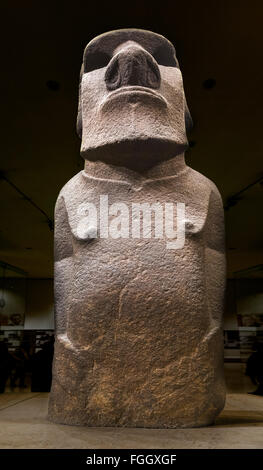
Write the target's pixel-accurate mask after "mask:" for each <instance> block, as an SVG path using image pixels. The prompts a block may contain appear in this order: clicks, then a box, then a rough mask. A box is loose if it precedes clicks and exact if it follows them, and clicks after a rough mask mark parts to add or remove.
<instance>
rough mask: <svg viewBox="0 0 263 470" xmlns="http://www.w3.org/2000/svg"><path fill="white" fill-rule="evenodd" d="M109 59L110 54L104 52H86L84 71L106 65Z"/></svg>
mask: <svg viewBox="0 0 263 470" xmlns="http://www.w3.org/2000/svg"><path fill="white" fill-rule="evenodd" d="M109 61H110V56H109V55H108V54H106V53H105V52H100V51H96V52H87V53H86V55H85V58H84V73H88V72H91V71H92V70H96V69H101V68H102V67H106V66H107V65H108V63H109Z"/></svg>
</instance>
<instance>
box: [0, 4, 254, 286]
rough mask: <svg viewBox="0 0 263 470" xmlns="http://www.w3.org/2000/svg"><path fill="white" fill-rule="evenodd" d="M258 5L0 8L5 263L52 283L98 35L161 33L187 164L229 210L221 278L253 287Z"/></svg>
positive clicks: (78, 164) (78, 163) (0, 233)
mask: <svg viewBox="0 0 263 470" xmlns="http://www.w3.org/2000/svg"><path fill="white" fill-rule="evenodd" d="M114 5H115V6H114ZM261 5H262V2H260V1H253V0H252V2H247V1H244V0H239V1H235V0H231V2H230V1H224V0H218V1H211V0H209V1H202V2H197V1H188V2H183V1H180V2H177V1H171V2H158V3H156V4H154V3H153V2H151V4H149V3H148V4H147V3H143V2H142V1H133V2H130V3H128V2H125V3H123V5H122V6H118V5H117V4H115V3H111V2H107V3H102V2H97V3H96V2H87V1H86V2H78V1H75V2H70V4H68V3H66V2H56V1H53V2H50V1H45V2H36V1H27V0H25V1H23V2H21V1H17V0H16V1H12V2H6V3H5V5H4V6H2V15H1V17H2V25H1V30H2V33H3V39H2V51H1V55H2V59H1V60H2V76H1V79H2V100H1V101H2V102H1V105H2V106H1V108H2V112H1V119H2V122H1V128H2V131H3V132H2V145H1V147H2V152H1V166H0V170H1V171H2V172H3V173H2V178H1V180H0V191H1V201H2V204H1V227H0V241H1V244H0V251H1V252H0V260H1V261H4V262H7V263H9V264H12V265H14V266H17V267H19V268H22V269H24V270H25V271H27V272H28V275H29V276H30V277H42V278H43V277H51V276H52V270H53V266H52V265H53V260H52V252H53V232H52V231H51V230H50V228H49V225H48V219H52V218H53V209H54V204H55V200H56V197H57V195H58V192H59V190H60V189H61V187H62V186H63V185H64V184H65V182H66V181H67V180H68V179H70V178H71V177H72V176H73V175H74V174H75V173H77V172H78V171H79V170H80V169H82V167H83V162H82V159H81V158H80V156H79V146H80V142H79V139H78V138H77V136H76V132H75V120H76V112H77V95H78V77H79V68H80V64H81V60H82V53H83V49H84V47H85V45H86V44H87V42H88V41H90V40H91V39H92V38H93V37H94V36H96V35H98V34H100V33H103V32H105V31H108V30H112V29H118V28H124V27H137V28H143V29H149V30H152V31H155V32H157V33H161V34H163V35H164V36H166V37H167V38H168V39H170V41H171V42H172V43H173V44H174V45H175V47H176V50H177V56H178V58H179V61H180V65H181V69H182V72H183V76H184V83H185V90H186V96H187V99H188V105H189V108H190V110H191V114H192V117H193V120H194V124H195V125H194V129H193V131H192V133H191V135H190V136H189V140H190V141H191V145H192V146H191V148H190V150H189V151H188V152H187V162H188V164H189V165H190V166H192V167H193V168H194V169H196V170H198V171H200V172H202V173H203V174H204V175H206V176H207V177H208V178H211V179H212V180H213V181H214V182H215V183H216V185H217V186H218V188H219V190H220V192H221V194H222V196H223V200H224V204H225V205H227V206H228V205H231V204H232V203H233V205H232V206H231V207H230V208H229V209H228V210H226V232H227V248H228V276H230V277H233V276H235V272H241V273H242V272H247V270H248V269H249V271H248V272H249V273H250V274H249V277H253V272H254V269H253V268H254V267H255V266H258V265H263V250H262V239H263V222H262V205H263V204H262V203H263V185H262V184H260V182H259V180H260V178H261V177H262V176H263V165H262V150H263V148H262V147H263V143H262V109H263V106H262V105H263V93H262V83H263V67H262V46H263V36H262V13H263V7H262V6H261ZM6 178H7V179H8V180H9V181H10V182H11V183H13V184H14V185H16V186H17V188H19V189H20V190H21V191H22V192H23V193H24V194H25V195H26V196H27V197H29V198H31V199H32V200H33V202H34V203H35V204H36V205H37V206H38V207H39V208H41V210H42V211H44V212H45V213H46V214H47V217H46V216H45V215H44V214H43V213H41V212H40V211H39V210H38V209H37V208H36V207H34V206H33V205H32V204H30V203H29V201H28V200H27V199H26V198H25V197H23V196H22V195H21V194H19V193H18V192H17V190H16V189H15V188H14V187H13V186H11V185H10V184H9V183H8V181H7V180H6ZM256 181H258V182H257V183H256V184H254V185H252V186H251V187H249V188H248V189H247V190H245V191H243V192H242V193H241V194H240V195H239V197H238V198H237V199H236V198H234V200H233V199H232V200H231V199H230V201H229V198H230V197H232V196H233V195H235V194H236V193H239V192H240V191H242V190H243V189H245V188H246V187H247V186H249V185H251V184H252V183H254V182H256ZM251 268H252V271H251ZM255 271H256V272H257V274H256V276H257V277H258V276H260V270H258V269H256V270H255ZM262 276H263V272H262Z"/></svg>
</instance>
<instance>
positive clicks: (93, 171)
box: [49, 29, 225, 428]
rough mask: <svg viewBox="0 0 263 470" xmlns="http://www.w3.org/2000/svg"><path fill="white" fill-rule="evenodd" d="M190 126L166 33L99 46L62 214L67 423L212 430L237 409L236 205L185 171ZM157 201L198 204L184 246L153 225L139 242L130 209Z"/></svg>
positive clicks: (60, 310) (88, 52)
mask: <svg viewBox="0 0 263 470" xmlns="http://www.w3.org/2000/svg"><path fill="white" fill-rule="evenodd" d="M190 127H191V117H190V113H189V111H188V108H187V104H186V100H185V95H184V89H183V82H182V76H181V72H180V68H179V65H178V61H177V59H176V55H175V50H174V48H173V46H172V44H171V43H170V42H169V41H168V40H167V39H165V38H164V37H162V36H160V35H158V34H155V33H152V32H149V31H143V30H136V29H127V30H117V31H112V32H109V33H105V34H103V35H101V36H98V37H97V38H95V39H94V40H93V41H91V42H90V43H89V44H88V46H87V47H86V49H85V52H84V58H83V66H82V70H81V77H80V94H79V113H78V125H77V128H78V133H79V135H80V137H81V139H82V143H81V155H82V156H83V157H84V159H85V169H84V170H83V171H80V172H79V173H78V174H77V175H75V176H74V177H73V178H72V179H71V180H70V181H69V182H68V183H67V184H66V185H65V186H64V188H63V189H62V190H61V192H60V194H59V197H58V200H57V204H56V214H55V310H56V346H55V358H54V365H53V383H52V390H51V395H50V401H49V419H50V420H52V421H54V422H58V423H65V424H78V425H89V426H131V427H132V426H133V427H134V426H137V427H156V428H161V427H171V428H173V427H192V426H204V425H208V424H211V423H213V421H214V419H215V417H216V416H217V414H218V413H219V412H220V411H221V410H222V408H223V406H224V399H225V386H224V377H223V340H222V311H223V297H224V286H225V255H224V220H223V208H222V202H221V197H220V194H219V193H218V190H217V188H216V187H215V185H214V183H212V182H211V181H210V180H208V179H207V178H206V177H205V176H203V175H201V174H200V173H198V172H196V171H194V170H193V169H191V168H189V167H188V166H187V165H186V164H185V161H184V151H185V149H186V148H187V145H188V143H187V137H186V130H187V129H188V128H190ZM102 203H103V204H102ZM120 203H121V204H123V211H124V212H123V213H125V214H126V219H125V220H128V221H129V224H128V232H127V227H126V229H125V230H126V232H125V230H124V231H122V232H121V234H122V236H120V232H119V231H118V230H119V226H121V227H122V222H123V219H121V223H120V224H119V225H118V224H117V222H120V219H118V216H119V213H118V211H117V210H116V207H117V206H113V204H120ZM156 203H158V204H159V205H161V207H165V204H168V205H169V204H170V205H171V204H172V205H173V204H175V203H181V204H184V205H185V206H184V207H185V218H184V226H185V235H184V242H183V244H182V246H181V247H179V248H178V247H177V249H169V248H168V247H167V246H168V245H167V241H168V235H167V234H166V232H165V234H164V236H163V237H159V238H158V237H156V236H155V235H156V233H154V230H153V229H152V231H151V232H150V233H149V232H148V233H144V237H142V236H140V237H137V238H136V237H132V236H131V234H132V233H133V234H134V232H133V227H134V225H133V224H134V221H136V216H135V213H134V212H132V209H131V212H129V209H130V208H131V207H133V205H134V204H156ZM92 204H93V207H95V208H96V209H97V215H98V214H99V217H97V218H96V217H95V215H94V214H93V215H92V211H91V209H90V207H91V206H90V205H92ZM107 204H108V206H109V207H110V206H111V209H110V211H109V217H108V219H107V221H106V222H105V220H106V219H105V217H104V216H103V214H104V212H103V211H105V207H106V208H107ZM114 207H115V209H114ZM118 207H120V206H118ZM87 208H88V210H87ZM127 208H128V209H127ZM127 210H128V212H125V211H127ZM141 215H142V214H141V213H140V214H139V220H140V217H141ZM98 219H99V223H98ZM177 219H178V220H179V215H178V213H176V212H175V213H174V214H173V221H174V223H175V227H176V226H177V228H178V225H176V224H177V222H178V220H177ZM114 220H115V222H114ZM96 222H97V224H96ZM107 225H108V227H107ZM117 225H118V227H116V226H117ZM122 228H123V227H122ZM107 230H108V231H109V236H107ZM178 230H179V229H178ZM124 233H125V235H126V236H123V234H124ZM178 233H179V232H178V231H177V235H178ZM117 237H118V238H117Z"/></svg>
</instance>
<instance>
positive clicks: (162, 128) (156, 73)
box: [77, 29, 192, 165]
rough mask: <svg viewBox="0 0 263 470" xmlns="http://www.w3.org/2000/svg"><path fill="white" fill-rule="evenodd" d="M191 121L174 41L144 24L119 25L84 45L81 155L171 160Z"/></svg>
mask: <svg viewBox="0 0 263 470" xmlns="http://www.w3.org/2000/svg"><path fill="white" fill-rule="evenodd" d="M191 125H192V120H191V116H190V113H189V110H188V107H187V104H186V99H185V95H184V88H183V80H182V74H181V71H180V68H179V64H178V60H177V58H176V54H175V49H174V47H173V45H172V44H171V43H170V42H169V41H168V40H167V39H166V38H164V37H163V36H161V35H159V34H156V33H153V32H151V31H144V30H140V29H120V30H116V31H110V32H108V33H105V34H102V35H100V36H97V37H96V38H94V39H93V40H92V41H91V42H90V43H89V44H88V45H87V47H86V48H85V51H84V55H83V64H82V67H81V74H80V87H79V109H78V119H77V131H78V135H79V137H80V138H81V140H82V142H81V155H82V156H83V157H84V158H85V159H90V160H96V159H100V160H104V161H107V159H109V162H111V163H112V161H113V160H114V159H115V160H116V162H117V163H118V164H121V165H122V164H123V165H125V164H126V163H127V161H128V159H129V155H130V157H131V158H133V159H134V158H135V157H134V155H137V158H138V159H140V158H143V159H147V158H148V159H149V158H151V159H152V160H153V161H154V160H155V161H158V160H163V159H168V158H171V157H174V156H175V155H177V154H180V153H182V152H183V151H184V150H185V149H186V148H187V145H188V142H187V136H186V132H187V130H189V128H190V127H191Z"/></svg>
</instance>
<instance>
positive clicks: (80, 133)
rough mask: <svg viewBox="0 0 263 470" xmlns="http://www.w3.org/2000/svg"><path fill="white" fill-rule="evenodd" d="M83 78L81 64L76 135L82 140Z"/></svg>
mask: <svg viewBox="0 0 263 470" xmlns="http://www.w3.org/2000/svg"><path fill="white" fill-rule="evenodd" d="M82 76H83V64H82V66H81V69H80V75H79V104H78V116H77V134H78V136H79V138H80V139H81V138H82V106H81V81H82Z"/></svg>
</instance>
